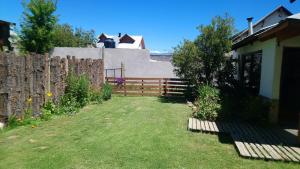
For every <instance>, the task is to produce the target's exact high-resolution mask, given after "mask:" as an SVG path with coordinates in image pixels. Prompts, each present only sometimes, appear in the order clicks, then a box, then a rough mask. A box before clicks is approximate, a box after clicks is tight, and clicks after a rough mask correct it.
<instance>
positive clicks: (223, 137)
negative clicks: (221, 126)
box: [218, 133, 233, 144]
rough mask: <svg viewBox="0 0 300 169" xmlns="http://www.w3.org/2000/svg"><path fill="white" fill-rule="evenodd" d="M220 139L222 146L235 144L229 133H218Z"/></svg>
mask: <svg viewBox="0 0 300 169" xmlns="http://www.w3.org/2000/svg"><path fill="white" fill-rule="evenodd" d="M218 139H219V142H220V143H222V144H233V140H232V138H231V136H230V135H229V134H228V133H218Z"/></svg>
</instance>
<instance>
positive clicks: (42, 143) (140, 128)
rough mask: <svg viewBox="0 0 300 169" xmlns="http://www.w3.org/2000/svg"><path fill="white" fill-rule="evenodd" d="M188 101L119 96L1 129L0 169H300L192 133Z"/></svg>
mask: <svg viewBox="0 0 300 169" xmlns="http://www.w3.org/2000/svg"><path fill="white" fill-rule="evenodd" d="M190 113H191V110H190V108H189V107H187V106H186V104H179V103H172V102H165V101H162V100H161V99H159V98H156V97H116V96H115V97H113V98H112V100H110V101H107V102H104V103H103V104H100V105H89V106H87V107H85V108H84V109H82V111H81V112H80V113H78V114H77V115H75V116H72V117H69V116H60V117H57V118H55V119H53V120H50V121H48V122H43V123H42V124H40V125H39V126H38V127H37V128H31V126H23V127H18V128H16V129H12V130H9V131H5V132H2V133H0V168H1V169H2V168H3V169H6V168H7V169H8V168H9V169H13V168H17V169H20V168H30V169H33V168H38V169H43V168H53V169H58V168H251V169H253V168H255V169H258V168H272V169H273V168H299V164H293V163H284V162H266V161H262V160H249V159H243V158H241V157H239V156H238V155H237V152H236V150H235V148H234V146H233V144H232V143H231V140H230V139H229V138H228V137H223V136H222V137H219V136H216V135H209V134H201V133H192V132H189V131H187V129H186V126H187V119H188V117H189V115H190Z"/></svg>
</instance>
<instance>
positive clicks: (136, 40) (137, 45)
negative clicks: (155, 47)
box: [118, 35, 145, 49]
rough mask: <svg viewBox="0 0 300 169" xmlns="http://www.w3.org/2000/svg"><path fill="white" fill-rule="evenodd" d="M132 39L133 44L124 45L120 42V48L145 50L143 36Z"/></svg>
mask: <svg viewBox="0 0 300 169" xmlns="http://www.w3.org/2000/svg"><path fill="white" fill-rule="evenodd" d="M124 36H125V35H124ZM124 36H123V37H124ZM123 37H122V38H123ZM130 37H131V38H132V39H133V40H134V42H133V43H122V42H121V41H120V43H119V45H118V48H129V49H137V48H142V49H144V48H145V44H144V38H143V36H130Z"/></svg>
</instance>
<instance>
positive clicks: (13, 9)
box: [0, 0, 300, 52]
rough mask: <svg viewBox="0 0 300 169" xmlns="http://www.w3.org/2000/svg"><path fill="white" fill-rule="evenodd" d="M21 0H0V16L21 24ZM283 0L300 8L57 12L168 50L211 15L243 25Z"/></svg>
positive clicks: (84, 5) (212, 1)
mask: <svg viewBox="0 0 300 169" xmlns="http://www.w3.org/2000/svg"><path fill="white" fill-rule="evenodd" d="M21 2H22V0H0V19H1V20H7V21H11V22H15V23H17V25H19V23H20V21H21V15H22V11H23V7H22V5H21ZM280 5H283V6H285V7H286V8H288V9H289V10H290V11H291V12H293V13H299V12H300V0H297V1H296V2H294V3H293V4H290V3H289V0H58V9H57V12H56V15H58V16H59V22H60V23H69V24H71V25H73V26H75V27H82V28H84V29H94V30H95V31H96V34H100V33H101V32H105V33H107V34H116V35H117V34H118V32H121V33H122V34H124V33H128V34H135V35H143V36H144V39H145V44H146V48H148V49H149V50H151V51H161V52H166V51H171V50H172V48H173V47H175V46H177V45H178V44H179V43H180V42H181V41H182V40H183V39H190V40H193V39H195V38H196V36H197V35H198V34H199V32H198V30H197V29H196V27H197V26H198V25H200V24H209V23H210V21H211V18H212V17H213V16H216V15H223V14H224V13H226V12H227V13H228V14H229V15H231V16H232V17H234V19H235V26H236V29H237V30H242V29H244V28H246V27H247V22H246V18H247V17H249V16H253V17H254V22H255V21H256V20H258V19H259V18H261V17H263V16H265V15H266V14H267V13H269V12H271V11H272V10H273V9H275V8H276V7H278V6H280Z"/></svg>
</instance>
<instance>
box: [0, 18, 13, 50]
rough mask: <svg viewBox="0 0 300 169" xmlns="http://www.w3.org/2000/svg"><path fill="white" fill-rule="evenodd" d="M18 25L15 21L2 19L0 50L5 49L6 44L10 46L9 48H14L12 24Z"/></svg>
mask: <svg viewBox="0 0 300 169" xmlns="http://www.w3.org/2000/svg"><path fill="white" fill-rule="evenodd" d="M14 25H16V24H15V23H11V22H7V21H3V20H0V51H3V50H4V48H3V47H4V46H6V47H7V48H8V50H12V44H11V40H10V37H11V26H14Z"/></svg>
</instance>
